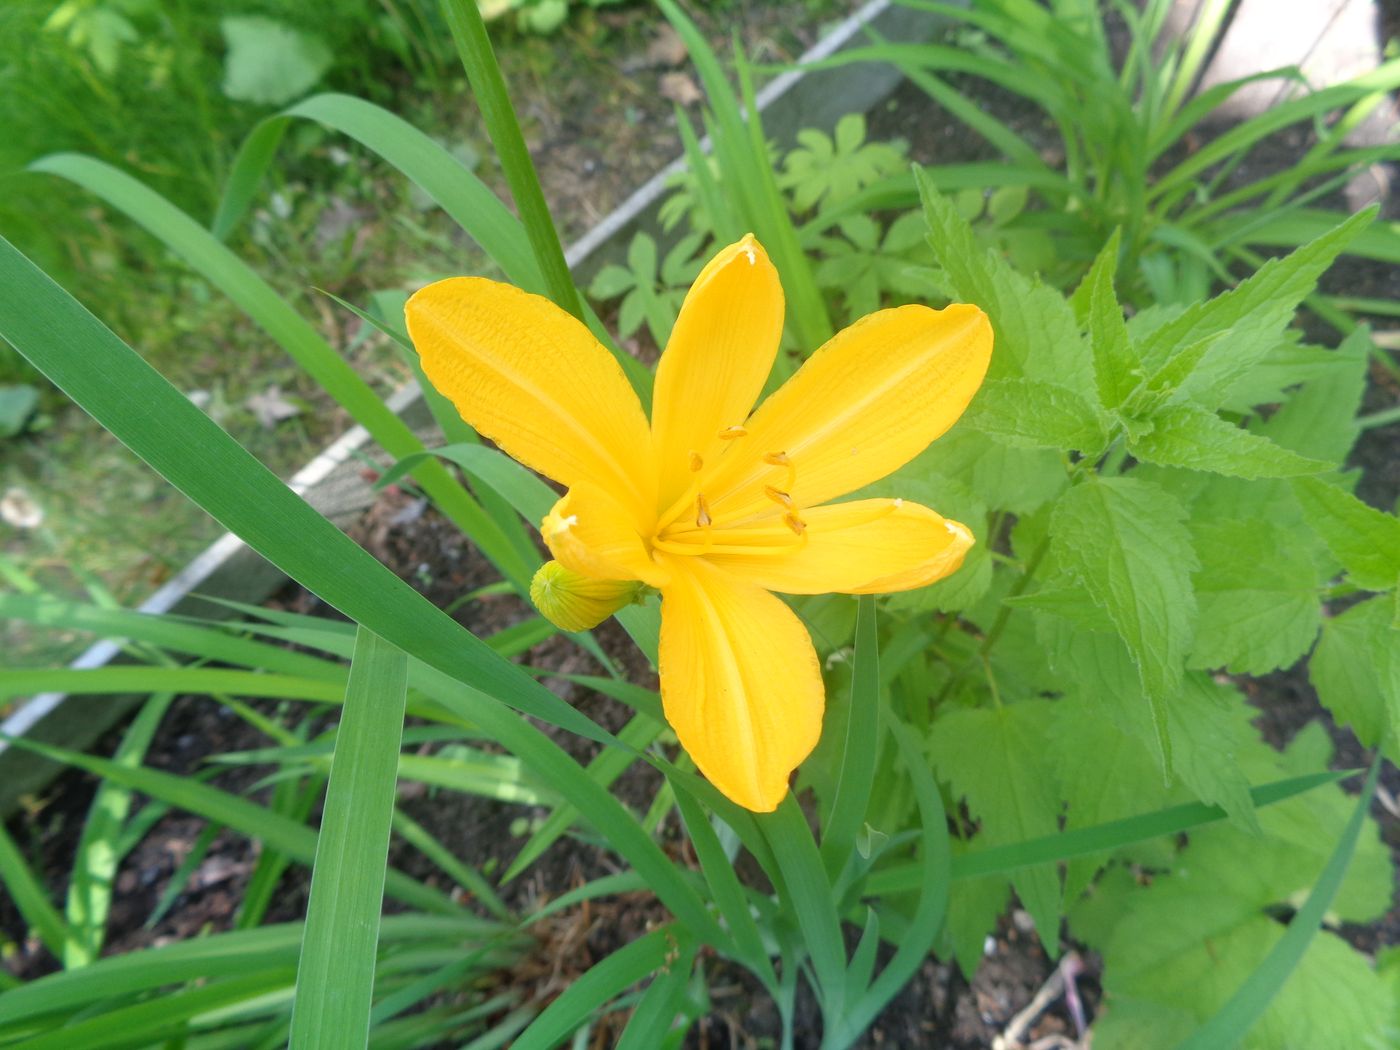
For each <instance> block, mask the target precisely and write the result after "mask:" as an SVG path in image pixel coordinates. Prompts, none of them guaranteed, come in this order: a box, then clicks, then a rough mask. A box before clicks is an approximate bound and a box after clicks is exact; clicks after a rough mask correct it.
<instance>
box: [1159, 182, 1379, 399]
mask: <svg viewBox="0 0 1400 1050" xmlns="http://www.w3.org/2000/svg"><path fill="white" fill-rule="evenodd" d="M1374 218H1375V210H1374V209H1368V210H1367V211H1364V212H1360V213H1358V214H1356V215H1353V216H1351V217H1350V218H1348V219H1347V220H1346V221H1345V222H1343V223H1341V224H1340V225H1339V226H1337V227H1336V228H1335V229H1333V230H1331V231H1329V232H1328V233H1325V234H1323V235H1322V236H1321V237H1319V238H1317V240H1315V241H1312V242H1311V243H1309V244H1306V245H1304V246H1303V247H1301V248H1299V249H1298V250H1297V251H1295V252H1293V253H1292V254H1290V255H1288V256H1287V257H1285V258H1283V259H1273V260H1270V261H1269V262H1267V263H1265V264H1264V265H1263V266H1262V267H1260V268H1259V270H1258V271H1257V272H1256V273H1254V274H1253V275H1252V276H1251V277H1249V278H1247V279H1246V280H1244V281H1241V282H1240V284H1239V285H1238V286H1236V287H1235V288H1232V289H1231V290H1230V291H1228V292H1225V293H1223V294H1221V295H1218V296H1216V297H1215V298H1214V299H1211V300H1209V301H1208V302H1204V303H1197V304H1195V305H1194V306H1191V307H1188V308H1187V309H1186V310H1184V311H1183V312H1182V313H1181V314H1180V315H1178V316H1177V317H1175V318H1174V319H1172V320H1171V321H1168V322H1167V323H1166V324H1163V325H1162V326H1161V327H1159V328H1157V329H1156V331H1154V332H1153V333H1152V334H1151V335H1150V336H1148V337H1147V338H1146V339H1145V340H1143V342H1142V343H1141V344H1140V345H1139V347H1138V350H1139V352H1140V353H1141V355H1142V359H1143V363H1144V364H1145V365H1146V366H1147V368H1148V370H1149V371H1155V370H1156V369H1159V368H1161V367H1162V366H1163V365H1165V364H1167V363H1168V362H1169V361H1170V360H1171V359H1172V358H1174V357H1176V356H1177V355H1178V354H1181V353H1183V352H1190V351H1191V350H1192V348H1199V347H1201V346H1202V344H1206V345H1205V348H1204V351H1203V352H1202V353H1201V354H1200V357H1199V359H1198V360H1197V361H1196V362H1195V363H1194V366H1193V367H1192V368H1191V369H1190V371H1189V373H1188V374H1187V375H1185V376H1183V377H1182V390H1183V391H1184V392H1185V393H1187V394H1188V395H1189V396H1191V397H1192V398H1194V399H1195V400H1197V401H1199V402H1200V403H1202V404H1204V405H1205V406H1207V407H1209V408H1215V407H1218V406H1219V405H1220V404H1221V403H1222V401H1223V400H1224V398H1225V395H1226V393H1227V392H1228V390H1229V389H1230V387H1231V385H1232V384H1234V383H1235V382H1236V380H1238V379H1239V377H1240V376H1242V375H1244V374H1246V373H1247V372H1248V371H1249V370H1250V369H1251V368H1252V367H1253V366H1254V365H1255V363H1257V362H1258V361H1259V360H1260V359H1262V358H1263V357H1264V356H1265V355H1266V354H1268V352H1269V351H1270V350H1271V349H1272V348H1273V347H1274V346H1276V345H1277V343H1278V341H1279V338H1280V336H1281V334H1282V332H1283V329H1284V327H1285V326H1286V325H1287V324H1288V323H1289V322H1290V321H1291V320H1292V319H1293V315H1294V311H1295V310H1296V309H1297V307H1298V304H1299V303H1300V302H1302V300H1303V297H1304V296H1306V295H1307V294H1308V293H1309V292H1311V291H1312V289H1313V286H1314V285H1315V284H1316V283H1317V279H1318V277H1320V276H1321V275H1322V273H1323V272H1324V271H1325V270H1326V269H1327V268H1328V267H1329V266H1331V265H1332V261H1333V260H1334V259H1335V258H1336V257H1337V256H1338V254H1340V253H1341V251H1342V250H1343V249H1344V248H1345V247H1346V246H1347V244H1348V243H1349V242H1350V241H1351V240H1352V238H1354V237H1355V236H1356V235H1357V234H1359V233H1360V232H1361V231H1362V230H1363V229H1364V228H1365V227H1366V226H1367V225H1369V224H1370V223H1371V221H1372V220H1373V219H1374ZM1227 333H1228V338H1221V337H1222V336H1225V335H1226V334H1227Z"/></svg>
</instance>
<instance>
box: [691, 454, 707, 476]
mask: <svg viewBox="0 0 1400 1050" xmlns="http://www.w3.org/2000/svg"><path fill="white" fill-rule="evenodd" d="M704 467H705V461H704V460H703V459H701V458H700V453H698V452H696V451H695V450H694V449H691V450H690V472H691V473H692V474H698V473H699V472H700V471H701V470H703V469H704Z"/></svg>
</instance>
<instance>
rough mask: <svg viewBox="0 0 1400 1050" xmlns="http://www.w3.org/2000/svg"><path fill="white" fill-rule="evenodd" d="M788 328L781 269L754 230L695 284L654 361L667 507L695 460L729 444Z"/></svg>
mask: <svg viewBox="0 0 1400 1050" xmlns="http://www.w3.org/2000/svg"><path fill="white" fill-rule="evenodd" d="M782 334H783V288H782V285H781V284H780V283H779V281H778V271H777V270H776V269H775V268H774V266H773V264H772V262H770V261H769V259H768V254H767V253H766V252H765V251H764V250H763V247H762V245H760V244H759V243H758V242H757V241H756V240H754V237H753V234H749V235H748V236H746V237H744V239H743V240H741V241H738V242H737V243H735V244H731V245H730V246H729V247H727V248H725V249H723V250H722V251H720V252H719V254H718V255H716V256H715V257H714V258H713V259H711V260H710V262H709V264H708V265H706V267H705V269H704V270H702V271H701V272H700V276H699V277H698V278H696V280H695V283H694V284H693V285H691V286H690V291H689V292H688V293H687V294H686V297H685V303H684V304H683V305H682V306H681V312H680V316H679V317H677V318H676V325H675V327H674V328H673V329H672V330H671V338H670V341H669V342H668V343H667V344H666V352H665V353H664V354H662V355H661V361H660V363H658V364H657V366H656V387H655V392H654V394H653V400H652V413H651V414H652V433H653V434H654V435H655V437H656V453H657V460H658V462H659V465H660V470H661V502H662V505H663V506H664V505H667V504H669V503H670V502H671V501H672V500H674V499H676V498H677V497H679V496H680V495H681V494H682V493H683V492H684V491H685V488H686V485H687V483H688V481H689V474H690V471H691V465H692V463H697V462H698V463H706V462H711V461H713V460H714V459H716V458H717V456H718V455H719V454H720V453H721V452H722V451H723V450H724V449H725V448H726V442H723V441H721V440H720V439H719V437H718V434H719V432H720V431H721V430H723V429H724V428H725V427H729V426H734V425H737V424H740V423H743V422H744V420H745V419H747V418H748V415H749V412H750V411H752V410H753V404H754V402H755V401H756V400H757V399H758V395H759V393H761V392H762V390H763V384H764V382H765V381H766V380H767V378H768V373H769V371H770V370H771V369H772V367H773V358H774V357H776V356H777V353H778V342H779V340H780V339H781V338H782ZM692 453H694V455H695V457H697V458H696V459H692V455H691V454H692Z"/></svg>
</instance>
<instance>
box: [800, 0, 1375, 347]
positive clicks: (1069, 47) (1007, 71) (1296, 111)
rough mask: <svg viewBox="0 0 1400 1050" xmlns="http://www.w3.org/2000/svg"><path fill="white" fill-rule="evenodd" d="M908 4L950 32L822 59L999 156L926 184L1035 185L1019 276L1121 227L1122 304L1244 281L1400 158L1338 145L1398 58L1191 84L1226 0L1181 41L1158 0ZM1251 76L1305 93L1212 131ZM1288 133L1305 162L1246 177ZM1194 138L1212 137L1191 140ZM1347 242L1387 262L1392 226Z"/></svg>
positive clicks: (1068, 277)
mask: <svg viewBox="0 0 1400 1050" xmlns="http://www.w3.org/2000/svg"><path fill="white" fill-rule="evenodd" d="M901 3H904V4H906V5H907V6H910V7H915V8H918V9H920V10H926V11H929V12H931V13H935V14H938V15H940V16H942V17H944V18H947V19H949V20H950V21H951V22H952V23H953V25H954V26H955V27H956V30H955V31H954V33H953V34H952V35H951V37H950V38H949V39H947V40H944V41H940V42H937V43H931V44H908V45H905V44H890V43H885V42H881V43H878V44H874V45H872V46H871V47H869V48H864V49H855V50H852V51H849V52H846V53H844V54H842V55H840V56H837V57H835V58H833V59H829V60H827V63H828V64H836V63H850V62H860V61H868V60H870V59H872V58H874V59H883V60H885V61H889V62H892V63H894V64H895V65H897V66H898V67H899V68H900V69H901V70H903V71H904V72H905V73H906V75H908V77H909V78H910V80H911V82H912V83H914V84H916V85H918V86H919V87H921V88H922V89H923V90H924V91H926V92H927V93H928V94H929V96H930V98H931V99H933V100H934V101H935V102H937V103H938V104H939V106H940V107H942V109H943V110H944V111H945V112H947V113H948V114H949V115H950V116H952V117H953V118H954V119H955V120H957V121H959V123H960V124H961V125H963V126H964V127H966V129H967V130H968V131H969V132H971V133H972V134H974V135H976V136H978V137H979V138H980V139H981V140H983V141H984V142H985V143H986V145H987V147H988V148H989V149H990V150H992V151H994V154H995V156H996V159H995V160H991V161H986V162H979V163H974V164H962V165H948V166H940V167H934V168H931V169H930V173H929V174H930V177H931V178H933V179H934V180H935V182H936V183H937V184H938V185H939V186H940V187H942V188H945V189H958V188H963V187H965V186H968V185H972V186H974V187H976V188H979V189H981V188H987V189H993V188H998V189H1002V190H1011V189H1015V190H1017V191H1019V192H1022V193H1027V194H1028V195H1029V203H1028V204H1026V205H1025V206H1024V207H1023V209H1020V214H1018V215H1016V216H1015V217H1014V221H1012V222H1009V223H1006V224H1004V225H1003V226H1002V229H1001V232H1000V240H1001V242H1002V244H1003V246H1004V247H1005V248H1006V249H1007V250H1008V251H1011V252H1012V253H1013V255H1014V256H1015V257H1016V258H1017V259H1018V261H1019V262H1020V264H1021V265H1022V266H1023V267H1024V268H1025V269H1027V270H1031V271H1040V272H1043V273H1044V274H1045V275H1046V277H1047V279H1050V280H1052V281H1053V282H1055V283H1056V284H1058V285H1060V286H1062V287H1064V286H1068V285H1070V284H1072V283H1074V282H1076V281H1077V280H1078V279H1079V277H1080V276H1081V275H1082V274H1083V273H1084V271H1085V270H1086V269H1087V267H1088V265H1089V264H1090V262H1091V261H1092V260H1093V258H1094V257H1095V255H1096V253H1097V251H1098V249H1099V247H1100V246H1101V245H1102V244H1103V243H1104V241H1105V240H1106V239H1107V238H1108V236H1109V234H1111V233H1112V232H1113V231H1114V230H1115V229H1116V230H1119V231H1121V233H1120V235H1121V237H1122V251H1123V265H1122V266H1121V267H1120V269H1119V271H1118V276H1117V280H1118V284H1119V290H1120V293H1121V294H1123V295H1124V296H1125V297H1126V299H1127V300H1128V301H1130V302H1132V303H1134V304H1140V305H1146V304H1148V303H1151V302H1158V303H1182V304H1184V303H1187V302H1191V301H1194V300H1196V299H1199V298H1200V297H1202V296H1203V295H1205V294H1206V292H1207V291H1208V290H1209V288H1210V287H1211V286H1212V285H1213V284H1215V283H1216V282H1217V281H1220V280H1225V281H1231V282H1232V281H1233V280H1235V279H1236V278H1237V277H1238V275H1239V274H1240V273H1242V272H1243V271H1242V270H1241V269H1240V266H1241V264H1243V265H1244V266H1245V267H1248V268H1251V269H1252V268H1257V267H1258V265H1259V260H1258V258H1257V257H1254V256H1253V255H1251V253H1252V252H1255V251H1259V250H1262V249H1274V248H1280V247H1284V248H1291V247H1297V246H1298V245H1300V244H1302V243H1304V242H1305V241H1308V240H1311V239H1312V238H1314V237H1316V236H1318V235H1319V234H1320V233H1322V232H1323V231H1324V230H1325V229H1327V228H1328V227H1330V226H1332V225H1335V223H1336V221H1338V218H1339V216H1338V214H1336V213H1335V212H1333V211H1330V210H1326V209H1319V208H1318V207H1316V206H1315V202H1317V201H1318V200H1319V199H1321V198H1325V197H1326V196H1327V195H1328V194H1329V193H1332V192H1334V191H1336V190H1337V189H1339V188H1340V187H1341V186H1343V185H1345V183H1346V182H1347V181H1348V180H1349V179H1350V178H1352V177H1353V176H1354V175H1355V174H1357V173H1358V172H1360V171H1362V170H1364V169H1365V168H1366V167H1367V166H1368V165H1371V164H1375V163H1379V162H1384V161H1391V162H1393V161H1394V160H1395V159H1396V157H1397V151H1396V147H1395V146H1394V145H1393V144H1383V145H1377V146H1364V147H1354V146H1349V145H1348V143H1347V141H1346V139H1347V137H1348V136H1349V135H1350V134H1351V133H1352V132H1353V131H1355V130H1356V129H1357V127H1358V126H1359V125H1361V124H1362V123H1363V122H1364V121H1365V120H1366V118H1367V117H1369V116H1371V115H1372V114H1373V113H1376V112H1377V110H1378V107H1380V106H1382V105H1383V104H1384V102H1385V99H1386V97H1387V93H1388V92H1390V91H1393V90H1394V89H1395V87H1396V86H1397V85H1398V84H1400V63H1397V62H1396V61H1395V60H1393V59H1392V60H1389V61H1387V62H1385V63H1383V64H1382V65H1381V66H1380V67H1379V68H1377V69H1376V70H1374V71H1373V72H1371V73H1367V74H1365V75H1363V76H1360V77H1358V78H1356V79H1354V80H1351V81H1348V82H1346V83H1343V84H1338V85H1336V86H1333V87H1327V88H1324V89H1321V90H1309V89H1308V86H1307V82H1306V80H1305V78H1304V77H1303V76H1302V74H1301V73H1300V72H1299V71H1298V70H1297V69H1296V68H1295V67H1282V68H1280V69H1278V70H1275V71H1272V72H1268V73H1263V74H1258V75H1255V76H1249V77H1245V78H1242V79H1239V80H1234V81H1230V82H1227V83H1223V84H1220V85H1218V86H1216V87H1212V88H1210V89H1209V90H1207V91H1204V92H1201V93H1200V94H1197V95H1193V94H1192V88H1193V86H1194V84H1195V82H1196V80H1197V78H1198V77H1199V75H1200V73H1201V71H1202V69H1203V67H1204V62H1205V61H1206V59H1207V58H1208V56H1209V55H1210V54H1211V52H1212V49H1213V47H1214V46H1215V44H1216V43H1217V42H1218V40H1219V38H1220V35H1221V34H1222V33H1223V31H1224V28H1225V27H1226V26H1227V25H1228V17H1227V16H1228V14H1229V11H1230V7H1231V5H1230V4H1229V3H1228V2H1226V0H1211V2H1208V3H1205V4H1202V5H1200V8H1199V11H1198V13H1197V16H1196V19H1195V21H1194V23H1193V24H1192V25H1191V26H1190V28H1189V29H1188V30H1187V31H1186V32H1185V33H1184V34H1183V35H1182V36H1180V37H1172V36H1170V35H1169V34H1168V32H1167V25H1168V15H1169V13H1170V10H1171V6H1172V5H1171V4H1170V3H1167V2H1165V0H1151V2H1149V3H1147V4H1145V5H1141V7H1139V5H1133V4H1128V3H1113V4H1099V3H1095V2H1092V0H1057V2H1055V3H1052V4H1050V5H1049V6H1045V5H1041V4H1037V3H1034V2H1031V0H978V2H976V3H973V4H971V5H967V6H960V5H955V4H944V3H940V2H936V0H901ZM1110 14H1112V15H1113V16H1115V17H1116V19H1117V21H1118V23H1119V24H1120V25H1121V27H1122V29H1123V31H1124V32H1123V34H1122V35H1123V36H1124V37H1125V39H1126V44H1125V45H1124V47H1123V48H1122V50H1121V53H1119V52H1116V51H1115V50H1114V45H1113V40H1114V34H1113V32H1111V31H1110V28H1109V21H1108V18H1109V15H1110ZM1259 81H1267V82H1271V83H1277V84H1278V85H1279V86H1280V87H1281V88H1294V89H1295V90H1294V91H1293V93H1292V95H1291V97H1289V98H1288V99H1287V100H1286V101H1283V102H1281V103H1280V104H1278V105H1276V106H1274V107H1272V108H1271V109H1269V110H1268V111H1267V112H1265V113H1262V114H1260V115H1259V116H1256V117H1252V118H1250V119H1248V120H1246V121H1244V122H1242V123H1240V124H1238V125H1236V126H1234V127H1231V128H1228V129H1225V130H1222V131H1220V132H1219V133H1216V134H1211V133H1210V128H1209V126H1208V122H1209V121H1210V120H1211V118H1212V115H1213V114H1214V113H1215V111H1216V110H1218V108H1219V107H1220V106H1221V105H1222V104H1224V103H1225V102H1227V101H1229V99H1230V98H1231V97H1232V96H1233V95H1234V94H1235V93H1237V92H1238V91H1239V90H1240V89H1241V88H1243V87H1245V86H1247V85H1250V84H1253V83H1256V82H1259ZM978 84H981V85H984V86H990V87H991V88H993V89H995V90H998V91H1001V92H1005V93H1009V95H1011V96H1013V97H1014V98H1015V99H1016V100H1017V101H1018V102H1021V103H1024V104H1025V105H1027V106H1028V108H1029V109H1030V110H1031V111H1032V112H1039V113H1042V114H1043V115H1044V118H1045V122H1046V123H1047V124H1049V125H1050V126H1051V127H1053V129H1054V135H1055V138H1054V141H1053V146H1054V147H1055V148H1056V149H1057V150H1058V151H1060V152H1061V153H1062V154H1063V157H1064V160H1063V164H1062V165H1058V164H1055V163H1053V162H1052V161H1050V160H1048V159H1046V156H1045V152H1046V151H1045V149H1043V148H1042V147H1044V146H1047V145H1051V143H1042V142H1039V141H1035V140H1033V139H1032V138H1030V137H1028V135H1027V134H1026V133H1024V132H1021V131H1018V130H1016V129H1015V128H1013V127H1011V126H1009V125H1008V124H1006V123H1005V122H1003V121H1001V120H999V119H998V118H997V117H996V116H995V115H993V114H991V113H988V112H986V111H985V110H984V108H983V107H981V106H979V105H978V103H977V100H976V99H975V98H974V97H973V91H974V87H975V85H978ZM1290 127H1298V128H1302V129H1306V130H1310V131H1311V132H1312V133H1313V136H1314V141H1313V143H1312V144H1311V145H1310V146H1309V148H1308V149H1307V150H1306V151H1305V152H1304V153H1303V155H1302V156H1301V157H1298V158H1295V159H1294V161H1293V162H1292V163H1290V164H1289V165H1288V166H1287V167H1285V168H1283V169H1282V170H1279V171H1274V172H1270V173H1269V174H1267V175H1265V176H1263V177H1255V178H1249V177H1247V176H1244V175H1243V174H1242V172H1243V171H1244V170H1245V167H1246V164H1247V161H1248V160H1249V158H1250V156H1251V152H1252V151H1253V150H1254V149H1255V148H1256V147H1257V146H1259V145H1260V144H1261V143H1264V142H1266V140H1268V139H1269V138H1270V136H1273V135H1275V134H1277V133H1278V132H1280V131H1282V130H1283V129H1286V128H1290ZM1197 138H1204V139H1205V140H1206V141H1204V142H1203V143H1202V144H1200V145H1199V146H1197V145H1195V143H1196V140H1197ZM903 194H908V195H910V196H912V194H913V188H912V187H908V186H907V184H906V189H905V190H904V191H903ZM891 195H894V197H895V198H899V197H901V196H902V194H901V191H900V190H899V188H898V186H897V184H890V185H888V186H886V187H882V188H880V189H879V190H878V191H877V193H876V199H879V198H880V197H885V198H887V199H888V198H889V197H890V196H891ZM904 199H908V197H905V198H904ZM1022 200H1023V201H1024V200H1025V198H1022ZM857 203H860V202H857ZM1347 251H1348V253H1349V254H1353V255H1356V256H1359V257H1361V258H1367V259H1373V260H1379V261H1382V262H1387V263H1394V262H1396V261H1397V260H1400V233H1397V231H1396V229H1395V228H1394V226H1393V224H1386V223H1377V224H1375V225H1373V226H1372V227H1371V228H1370V229H1368V230H1367V231H1366V232H1365V233H1363V234H1362V235H1360V236H1359V237H1358V238H1357V239H1356V240H1354V241H1353V242H1352V243H1351V245H1350V246H1349V247H1348V249H1347ZM1232 275H1233V276H1232ZM1352 305H1353V306H1356V305H1358V304H1352ZM1312 306H1313V308H1314V309H1320V310H1323V311H1324V316H1326V317H1327V319H1329V320H1332V321H1334V322H1336V323H1338V324H1340V325H1341V326H1342V327H1343V330H1344V331H1349V330H1350V328H1351V327H1352V325H1353V324H1354V322H1349V321H1347V319H1346V316H1345V314H1343V313H1341V312H1340V311H1338V310H1336V309H1328V304H1326V303H1325V302H1320V301H1318V300H1314V301H1313V303H1312ZM1362 312H1363V313H1364V312H1365V310H1364V307H1362Z"/></svg>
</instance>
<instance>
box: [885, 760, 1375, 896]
mask: <svg viewBox="0 0 1400 1050" xmlns="http://www.w3.org/2000/svg"><path fill="white" fill-rule="evenodd" d="M1354 772H1355V770H1342V771H1340V772H1324V773H1308V774H1306V775H1304V776H1298V777H1288V778H1287V779H1284V780H1275V781H1273V782H1272V783H1268V784H1262V785H1260V786H1259V787H1255V788H1251V789H1250V797H1251V798H1252V799H1253V800H1254V805H1255V807H1256V808H1262V807H1264V806H1271V805H1273V804H1274V803H1276V802H1283V801H1285V800H1287V799H1290V798H1292V797H1293V796H1295V795H1301V794H1303V793H1304V792H1307V791H1311V790H1312V789H1313V788H1316V787H1321V786H1322V785H1323V784H1333V783H1336V782H1337V781H1338V780H1342V779H1344V778H1345V777H1348V776H1351V775H1352V774H1353V773H1354ZM1226 818H1227V814H1226V812H1225V811H1224V810H1223V809H1221V808H1220V807H1219V806H1208V805H1206V804H1205V803H1203V802H1188V803H1185V804H1183V805H1180V806H1170V807H1168V808H1167V809H1159V810H1157V811H1156V812H1154V813H1144V814H1141V815H1140V816H1136V817H1125V818H1124V819H1122V820H1113V821H1109V822H1108V823H1106V824H1095V825H1094V826H1093V827H1088V828H1076V829H1075V830H1073V831H1062V832H1060V833H1059V834H1056V835H1045V836H1043V837H1041V838H1037V839H1028V840H1027V841H1025V842H1017V843H1013V844H1011V845H1009V846H996V847H993V848H992V849H983V850H974V851H972V852H970V853H962V854H959V855H958V856H956V857H954V858H953V862H952V877H953V878H954V879H974V878H979V877H981V876H984V875H1008V874H1010V873H1011V872H1013V871H1017V870H1019V869H1021V868H1025V867H1030V866H1032V865H1035V864H1046V863H1053V862H1055V861H1061V860H1070V859H1072V858H1074V857H1085V856H1090V855H1092V854H1095V853H1108V852H1111V851H1113V850H1116V849H1121V848H1122V847H1124V846H1130V845H1132V844H1133V843H1135V842H1146V841H1148V840H1149V839H1155V838H1160V837H1162V836H1163V835H1178V834H1180V833H1181V832H1183V831H1190V830H1191V829H1192V828H1197V827H1200V826H1202V825H1204V824H1213V823H1215V822H1216V821H1219V820H1225V819H1226ZM915 888H917V881H916V878H915V873H914V870H913V868H912V867H910V866H908V865H904V866H900V867H897V868H896V867H892V868H888V869H886V870H884V871H879V872H876V873H875V874H874V875H872V876H871V877H870V879H869V880H868V882H867V884H866V893H867V894H868V895H869V896H882V895H888V894H892V893H907V892H909V891H910V890H913V889H915Z"/></svg>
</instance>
